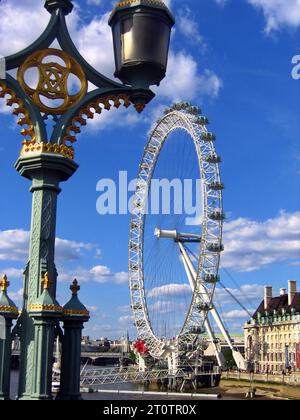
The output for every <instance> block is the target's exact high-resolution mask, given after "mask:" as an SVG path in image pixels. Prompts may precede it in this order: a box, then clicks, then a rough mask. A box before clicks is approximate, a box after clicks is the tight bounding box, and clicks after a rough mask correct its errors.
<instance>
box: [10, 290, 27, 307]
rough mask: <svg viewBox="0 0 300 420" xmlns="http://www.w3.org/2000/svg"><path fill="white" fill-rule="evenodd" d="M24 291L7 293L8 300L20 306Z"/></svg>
mask: <svg viewBox="0 0 300 420" xmlns="http://www.w3.org/2000/svg"><path fill="white" fill-rule="evenodd" d="M23 294H24V289H23V288H22V289H19V290H18V291H17V292H9V298H10V299H11V300H12V301H13V302H14V303H15V304H20V303H22V302H23Z"/></svg>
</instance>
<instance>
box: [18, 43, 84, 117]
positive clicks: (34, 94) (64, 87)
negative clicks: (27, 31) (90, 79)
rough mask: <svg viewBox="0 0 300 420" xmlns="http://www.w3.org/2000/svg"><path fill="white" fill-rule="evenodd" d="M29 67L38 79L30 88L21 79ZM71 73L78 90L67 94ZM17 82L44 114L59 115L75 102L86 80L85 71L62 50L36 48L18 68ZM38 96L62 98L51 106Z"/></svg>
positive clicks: (82, 93)
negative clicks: (60, 101) (55, 60)
mask: <svg viewBox="0 0 300 420" xmlns="http://www.w3.org/2000/svg"><path fill="white" fill-rule="evenodd" d="M47 57H58V58H60V59H61V60H62V61H63V62H64V64H65V66H63V65H61V64H59V63H58V62H54V61H50V62H47V61H45V59H46V58H47ZM30 69H38V76H39V80H38V83H37V87H36V88H35V89H34V88H32V87H30V86H29V85H28V84H27V82H26V81H25V73H26V72H27V71H28V70H30ZM71 75H74V76H76V77H77V78H78V79H79V81H80V90H79V92H78V93H76V94H74V95H71V94H70V93H69V89H68V80H69V77H70V76H71ZM17 78H18V82H19V83H20V85H21V87H22V89H23V90H24V92H26V94H27V95H28V96H29V97H30V98H31V100H32V101H33V103H34V104H35V105H36V106H37V107H38V108H39V110H40V111H41V112H44V113H46V114H56V115H61V114H63V113H64V112H66V111H67V110H68V109H69V108H71V107H72V106H74V105H75V104H76V103H78V102H79V101H80V100H81V99H82V98H83V97H84V96H85V94H86V92H87V80H86V76H85V73H84V71H83V69H82V68H81V66H80V65H79V64H78V63H77V61H76V60H75V59H74V58H73V57H72V56H70V55H69V54H67V53H65V52H64V51H61V50H57V49H54V48H48V49H46V50H41V51H36V52H35V53H33V54H32V55H30V56H29V57H28V58H27V59H26V60H25V62H24V63H23V64H22V65H21V66H20V68H19V70H18V75H17ZM41 97H44V98H46V100H47V99H49V100H53V101H54V100H63V103H62V104H61V105H59V106H57V107H55V106H54V107H51V106H50V104H49V105H46V104H45V103H44V102H42V100H41Z"/></svg>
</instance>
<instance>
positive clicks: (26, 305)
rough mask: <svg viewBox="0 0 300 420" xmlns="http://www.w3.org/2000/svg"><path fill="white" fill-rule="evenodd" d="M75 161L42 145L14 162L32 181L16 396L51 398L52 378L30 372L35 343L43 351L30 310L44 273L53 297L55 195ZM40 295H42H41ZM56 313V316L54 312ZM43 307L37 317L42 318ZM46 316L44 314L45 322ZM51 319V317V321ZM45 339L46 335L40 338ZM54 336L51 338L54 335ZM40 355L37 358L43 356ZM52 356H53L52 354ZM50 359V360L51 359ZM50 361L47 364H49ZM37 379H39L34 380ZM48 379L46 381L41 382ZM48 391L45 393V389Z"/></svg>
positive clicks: (35, 348) (25, 149)
mask: <svg viewBox="0 0 300 420" xmlns="http://www.w3.org/2000/svg"><path fill="white" fill-rule="evenodd" d="M77 167H78V166H77V165H76V163H75V162H74V161H73V160H71V159H69V158H68V157H66V156H64V154H63V149H59V150H57V151H56V152H55V151H52V152H50V151H47V150H44V149H43V147H38V148H36V149H35V148H33V147H32V148H31V149H30V150H28V149H27V148H26V146H25V147H24V148H23V151H22V153H21V157H20V158H19V159H18V161H17V163H16V168H17V170H18V171H19V173H20V174H21V175H22V176H24V177H25V178H28V179H30V180H31V181H32V185H31V189H30V191H31V192H32V194H33V197H32V220H31V233H30V250H29V262H28V265H27V268H26V270H25V282H24V286H25V290H24V302H23V310H22V315H21V319H20V324H21V327H22V328H21V329H20V331H21V337H20V338H21V359H20V379H19V393H18V396H19V399H31V398H33V399H38V390H39V389H40V390H41V392H42V393H41V394H40V398H41V399H47V398H48V399H51V398H52V394H51V387H50V384H51V380H50V378H49V376H48V375H47V374H45V375H43V376H40V377H39V378H37V377H35V376H34V375H32V372H33V370H34V368H35V363H36V351H37V347H36V346H38V349H39V351H42V350H43V351H44V350H45V349H44V347H43V346H41V343H40V342H39V340H40V338H39V336H37V335H36V333H39V328H37V327H36V325H35V323H34V319H35V318H34V317H33V316H32V314H31V312H32V311H31V309H30V308H31V307H32V305H34V304H36V302H37V300H38V299H39V297H40V296H41V295H42V294H43V295H44V294H45V292H44V293H43V284H42V281H41V279H43V278H44V276H45V274H46V273H48V276H49V278H50V280H51V283H49V285H48V288H47V295H48V294H49V296H51V298H52V299H53V300H54V301H55V296H56V280H57V272H56V268H55V263H54V258H55V236H56V210H57V196H58V194H59V193H60V188H59V184H60V182H62V181H66V180H67V179H69V177H70V176H72V175H73V173H74V172H75V171H76V169H77ZM43 295H42V296H43ZM55 314H56V319H54V318H55V316H54V315H55ZM43 315H44V312H43V311H42V312H41V314H40V317H39V320H38V321H36V322H39V323H41V322H42V316H43ZM52 315H53V316H52V318H51V319H52V320H53V322H54V321H55V323H58V322H59V319H60V315H61V314H58V313H56V312H55V313H54V314H52ZM47 322H48V318H47V317H46V323H47ZM51 322H52V321H51ZM50 337H51V341H49V343H48V345H49V346H50V348H52V347H53V341H52V335H49V339H50ZM43 340H46V337H44V338H43ZM53 340H54V338H53ZM43 357H44V355H41V356H40V358H43ZM51 357H52V356H51ZM50 361H51V362H50ZM49 364H50V365H49ZM43 369H44V370H46V369H47V370H49V369H52V359H51V358H50V357H49V359H48V364H47V365H44V367H43ZM37 379H38V381H39V382H37ZM40 381H42V382H45V381H46V382H47V383H41V382H40ZM46 391H47V392H49V394H48V395H45V392H46Z"/></svg>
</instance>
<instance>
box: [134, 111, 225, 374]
mask: <svg viewBox="0 0 300 420" xmlns="http://www.w3.org/2000/svg"><path fill="white" fill-rule="evenodd" d="M207 124H208V120H207V118H206V117H204V116H202V115H200V113H199V109H198V108H197V107H192V106H190V104H188V103H180V104H176V105H174V106H173V107H172V108H171V109H168V110H167V111H166V112H165V115H164V116H163V118H161V119H160V120H159V121H158V123H157V126H156V127H155V129H154V130H153V132H152V133H151V135H150V139H149V142H148V144H147V146H146V148H145V151H144V155H143V158H142V161H141V164H140V167H139V174H138V180H137V186H136V194H135V200H134V208H133V209H132V218H131V224H130V242H129V283H130V293H131V305H132V311H133V314H134V319H135V325H136V328H137V331H138V337H139V339H141V340H142V341H143V342H144V343H145V345H146V347H147V349H148V350H149V352H150V355H151V356H152V357H153V358H154V359H165V360H169V362H170V363H169V369H170V365H171V370H173V371H176V370H177V366H176V364H177V362H176V360H179V358H180V357H181V355H187V354H192V353H193V350H195V349H196V348H199V343H201V340H199V337H200V334H202V333H203V331H204V326H205V323H206V320H207V314H208V312H209V310H210V309H211V306H212V299H213V294H214V291H215V287H216V284H217V282H218V281H219V276H218V270H219V262H220V253H221V251H222V250H223V245H222V226H223V220H224V218H225V217H224V213H223V205H222V190H223V188H224V187H223V184H222V182H221V178H220V169H219V163H220V161H221V159H220V158H219V156H218V155H217V153H216V150H215V147H214V140H215V136H214V135H213V134H212V133H210V132H209V131H208V130H207V127H206V126H207ZM175 130H184V131H186V132H187V133H188V134H189V136H190V137H191V139H192V140H193V142H194V146H195V151H196V154H197V157H198V162H199V170H200V176H201V183H202V202H203V217H202V225H201V231H200V232H199V233H200V235H196V236H197V238H198V239H199V243H200V251H199V253H200V257H199V264H198V267H197V270H196V276H195V279H194V280H195V281H194V284H193V288H192V291H193V296H192V300H191V304H190V307H189V310H188V313H187V315H186V318H185V322H184V324H183V327H182V329H181V331H180V333H179V335H178V336H177V337H176V339H175V340H172V341H169V342H168V341H167V340H165V339H160V338H158V337H157V336H156V335H155V333H154V331H153V328H152V325H151V321H150V316H149V312H148V308H147V299H146V293H145V285H144V270H143V263H144V261H143V255H144V229H145V221H146V214H145V213H146V209H147V203H148V195H149V190H150V187H151V180H152V178H153V174H154V170H155V167H156V164H157V162H158V159H159V155H160V152H161V150H162V148H163V146H164V143H165V142H166V140H167V139H168V137H169V136H170V134H171V133H172V132H173V131H175ZM156 234H157V235H160V234H162V235H167V236H164V237H169V238H170V237H173V239H175V240H176V241H178V243H180V242H181V240H182V241H183V242H184V239H186V240H193V239H197V238H192V237H191V236H193V235H184V234H183V238H181V237H180V234H178V233H177V232H163V231H160V232H159V231H156ZM168 235H169V236H168ZM174 235H175V237H174ZM187 236H188V237H187Z"/></svg>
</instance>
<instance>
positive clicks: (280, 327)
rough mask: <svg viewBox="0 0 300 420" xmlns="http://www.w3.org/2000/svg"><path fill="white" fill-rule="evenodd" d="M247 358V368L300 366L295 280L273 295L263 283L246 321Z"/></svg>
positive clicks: (278, 370)
mask: <svg viewBox="0 0 300 420" xmlns="http://www.w3.org/2000/svg"><path fill="white" fill-rule="evenodd" d="M244 335H245V349H246V359H247V362H248V366H249V369H250V370H253V371H255V372H265V373H287V372H294V371H296V370H300V293H298V292H297V283H296V281H293V280H290V281H289V282H288V291H286V289H280V294H279V296H273V289H272V287H271V286H266V287H265V293H264V299H263V301H262V302H261V304H260V305H259V307H258V308H257V310H256V311H255V313H254V315H253V317H252V319H251V320H250V321H248V322H247V323H246V324H245V327H244Z"/></svg>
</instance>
